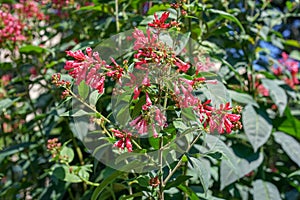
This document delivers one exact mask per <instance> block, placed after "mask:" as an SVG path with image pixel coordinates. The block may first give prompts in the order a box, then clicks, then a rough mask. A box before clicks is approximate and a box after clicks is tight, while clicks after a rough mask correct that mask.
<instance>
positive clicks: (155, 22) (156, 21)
mask: <svg viewBox="0 0 300 200" xmlns="http://www.w3.org/2000/svg"><path fill="white" fill-rule="evenodd" d="M169 14H170V13H169V12H164V13H163V14H162V15H161V17H160V19H158V16H157V14H156V13H154V20H153V22H152V23H148V25H149V26H151V27H155V28H162V29H164V28H169V27H170V26H171V25H170V23H165V22H166V20H167V19H168V17H169Z"/></svg>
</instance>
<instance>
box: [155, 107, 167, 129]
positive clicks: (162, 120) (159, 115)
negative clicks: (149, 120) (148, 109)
mask: <svg viewBox="0 0 300 200" xmlns="http://www.w3.org/2000/svg"><path fill="white" fill-rule="evenodd" d="M155 120H156V121H157V122H158V125H159V126H160V127H163V126H164V125H165V123H166V121H167V118H166V116H164V115H163V114H162V113H161V111H160V109H158V108H157V109H156V110H155Z"/></svg>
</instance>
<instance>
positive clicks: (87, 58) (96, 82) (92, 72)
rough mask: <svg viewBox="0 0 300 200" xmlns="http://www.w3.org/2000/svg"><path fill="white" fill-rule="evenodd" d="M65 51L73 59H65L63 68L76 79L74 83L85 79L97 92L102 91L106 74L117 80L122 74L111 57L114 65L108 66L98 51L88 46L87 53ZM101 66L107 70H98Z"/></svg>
mask: <svg viewBox="0 0 300 200" xmlns="http://www.w3.org/2000/svg"><path fill="white" fill-rule="evenodd" d="M66 53H67V55H69V56H71V57H73V58H74V59H75V60H69V61H67V62H66V65H65V67H64V68H65V70H67V71H69V74H70V75H71V76H72V77H73V78H74V79H75V80H76V82H75V83H76V85H79V84H80V83H81V81H85V83H86V84H87V85H89V86H91V87H92V88H94V89H96V90H98V92H99V93H103V89H104V82H105V77H106V76H108V77H112V78H114V79H116V80H119V79H120V78H121V77H122V75H123V71H124V69H123V68H121V67H120V66H119V65H118V64H117V63H116V61H115V60H114V59H111V61H112V63H113V64H114V66H110V65H108V64H106V62H105V61H104V60H102V59H101V58H100V56H99V54H98V52H92V49H91V48H90V47H88V48H86V54H87V55H85V54H84V53H83V52H82V51H81V50H78V51H75V52H73V51H67V52H66ZM102 68H105V70H107V71H108V72H106V73H103V72H100V71H99V70H101V69H102Z"/></svg>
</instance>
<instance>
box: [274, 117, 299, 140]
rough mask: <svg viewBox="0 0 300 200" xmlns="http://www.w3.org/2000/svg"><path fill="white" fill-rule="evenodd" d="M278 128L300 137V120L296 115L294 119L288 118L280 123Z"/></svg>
mask: <svg viewBox="0 0 300 200" xmlns="http://www.w3.org/2000/svg"><path fill="white" fill-rule="evenodd" d="M278 130H279V131H282V132H285V133H287V134H289V135H292V136H294V137H296V138H298V139H300V132H299V130H300V120H298V119H297V118H295V117H293V119H289V118H288V119H286V120H284V121H283V122H282V123H281V124H280V126H279V127H278Z"/></svg>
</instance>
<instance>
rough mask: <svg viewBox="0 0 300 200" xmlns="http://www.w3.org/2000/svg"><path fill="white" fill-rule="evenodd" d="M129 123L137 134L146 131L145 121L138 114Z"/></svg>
mask: <svg viewBox="0 0 300 200" xmlns="http://www.w3.org/2000/svg"><path fill="white" fill-rule="evenodd" d="M129 125H130V126H132V127H134V128H135V129H136V130H138V133H139V134H146V133H147V132H148V124H147V121H146V120H145V119H144V118H143V117H142V116H138V117H137V118H136V119H134V120H132V121H131V122H130V123H129Z"/></svg>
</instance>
